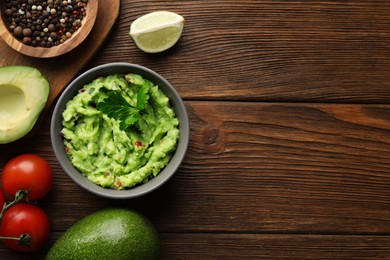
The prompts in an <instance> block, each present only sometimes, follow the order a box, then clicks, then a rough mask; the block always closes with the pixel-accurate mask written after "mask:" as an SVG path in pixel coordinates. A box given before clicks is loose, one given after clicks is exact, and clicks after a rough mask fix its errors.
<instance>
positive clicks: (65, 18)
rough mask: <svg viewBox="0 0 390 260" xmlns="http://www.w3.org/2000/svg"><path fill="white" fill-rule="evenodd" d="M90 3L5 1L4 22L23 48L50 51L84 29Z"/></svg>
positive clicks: (75, 1)
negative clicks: (26, 46)
mask: <svg viewBox="0 0 390 260" xmlns="http://www.w3.org/2000/svg"><path fill="white" fill-rule="evenodd" d="M0 1H4V0H0ZM87 2H88V1H87V0H5V9H4V15H5V17H4V21H6V23H7V26H8V29H9V30H10V31H11V32H12V33H13V35H14V36H15V38H17V39H18V40H20V41H21V42H23V43H24V44H27V45H31V46H33V47H39V46H40V47H46V48H49V47H52V46H55V45H59V44H60V43H63V42H65V41H66V40H67V39H69V38H71V37H72V35H73V34H74V32H75V31H77V30H78V28H80V27H81V26H82V20H83V18H84V17H85V15H86V9H85V7H86V6H87Z"/></svg>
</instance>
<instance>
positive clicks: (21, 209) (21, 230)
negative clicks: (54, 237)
mask: <svg viewBox="0 0 390 260" xmlns="http://www.w3.org/2000/svg"><path fill="white" fill-rule="evenodd" d="M23 234H26V235H28V236H29V238H28V239H26V240H25V242H26V243H21V242H20V241H14V240H8V239H1V241H2V242H3V244H4V245H5V246H7V247H9V248H11V249H14V250H18V251H24V252H32V251H35V250H37V249H39V248H40V247H42V246H43V245H44V244H45V243H46V241H47V239H48V238H49V234H50V223H49V218H48V216H47V214H46V213H45V211H43V210H42V209H41V208H39V207H37V206H34V205H31V204H27V203H20V204H16V205H14V206H12V207H10V208H9V209H7V210H6V211H5V213H4V215H3V219H2V221H1V223H0V236H2V237H20V236H21V235H23Z"/></svg>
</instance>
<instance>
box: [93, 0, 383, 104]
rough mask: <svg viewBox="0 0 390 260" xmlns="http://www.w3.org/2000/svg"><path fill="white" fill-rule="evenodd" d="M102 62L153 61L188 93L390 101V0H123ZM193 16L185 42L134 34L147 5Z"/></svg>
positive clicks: (198, 95) (195, 95)
mask: <svg viewBox="0 0 390 260" xmlns="http://www.w3.org/2000/svg"><path fill="white" fill-rule="evenodd" d="M122 6H123V15H121V19H122V21H121V23H120V24H119V25H118V27H117V28H116V31H115V32H114V35H113V38H112V41H110V44H109V46H107V47H106V48H104V50H103V52H102V54H101V56H100V57H99V59H98V61H97V63H99V64H100V63H103V62H106V61H111V60H115V61H130V62H133V63H138V64H141V65H145V66H147V67H150V68H152V69H154V70H156V71H157V72H159V73H161V74H162V75H163V76H165V77H167V79H168V80H170V82H171V83H172V84H173V85H174V86H175V87H176V88H177V89H178V91H179V92H180V94H181V95H182V96H183V97H184V98H186V99H196V100H226V99H229V100H251V101H276V102H278V101H284V102H295V101H297V102H340V103H389V100H390V81H389V76H388V75H390V66H389V64H390V35H389V34H388V31H389V28H390V16H389V15H388V14H389V13H390V3H388V2H383V1H323V0H314V1H309V2H308V1H301V0H293V1H280V0H246V1H230V0H223V1H211V2H208V3H207V5H200V4H199V3H198V2H197V1H184V2H183V1H158V2H156V1H151V0H150V1H142V2H134V1H124V3H123V5H122ZM159 9H165V10H172V11H175V12H178V13H179V14H182V15H183V16H184V18H185V19H186V23H185V28H184V32H183V35H182V38H181V39H180V41H179V43H178V44H177V45H176V46H175V47H174V48H173V49H172V50H170V51H168V52H167V53H164V54H160V55H145V54H144V53H142V52H140V51H139V50H138V49H137V48H136V47H135V46H134V44H132V43H131V42H130V41H129V39H128V37H125V35H127V33H128V26H129V25H130V23H131V22H132V21H133V20H134V19H135V18H136V17H138V16H140V15H141V14H144V13H147V12H149V11H153V10H159Z"/></svg>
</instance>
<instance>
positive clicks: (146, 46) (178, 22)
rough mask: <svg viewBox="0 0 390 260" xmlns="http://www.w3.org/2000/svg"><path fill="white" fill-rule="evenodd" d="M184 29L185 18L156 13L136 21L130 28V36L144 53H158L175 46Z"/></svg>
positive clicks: (172, 14)
mask: <svg viewBox="0 0 390 260" xmlns="http://www.w3.org/2000/svg"><path fill="white" fill-rule="evenodd" d="M183 28H184V18H183V16H181V15H179V14H177V13H174V12H169V11H156V12H151V13H148V14H145V15H143V16H141V17H139V18H137V19H136V20H134V21H133V23H132V24H131V26H130V36H131V38H132V39H133V40H134V43H135V44H136V45H137V47H138V48H139V49H141V50H142V51H144V52H147V53H157V52H162V51H165V50H167V49H169V48H171V47H172V46H173V45H175V44H176V42H177V41H178V40H179V39H180V36H181V34H182V32H183Z"/></svg>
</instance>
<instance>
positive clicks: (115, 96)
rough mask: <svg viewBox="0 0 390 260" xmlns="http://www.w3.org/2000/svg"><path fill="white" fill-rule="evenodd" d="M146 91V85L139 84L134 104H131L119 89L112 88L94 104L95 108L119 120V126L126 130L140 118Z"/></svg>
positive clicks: (144, 105) (145, 100)
mask: <svg viewBox="0 0 390 260" xmlns="http://www.w3.org/2000/svg"><path fill="white" fill-rule="evenodd" d="M147 93H148V86H147V85H143V86H141V87H140V89H139V90H138V92H137V95H136V101H137V102H136V106H132V105H130V104H129V102H127V100H126V99H125V98H124V97H123V96H122V94H121V91H119V90H113V91H110V92H109V93H108V94H107V98H105V99H104V100H103V101H102V102H99V103H97V104H96V108H97V109H98V110H99V111H101V112H103V113H104V114H106V115H107V116H108V117H111V118H114V119H117V120H119V121H120V124H119V128H120V129H121V130H126V129H127V128H128V127H130V126H132V125H134V124H136V123H137V122H138V121H139V120H140V119H141V112H142V111H143V110H144V109H145V108H146V105H147V103H148V99H149V96H148V94H147Z"/></svg>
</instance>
